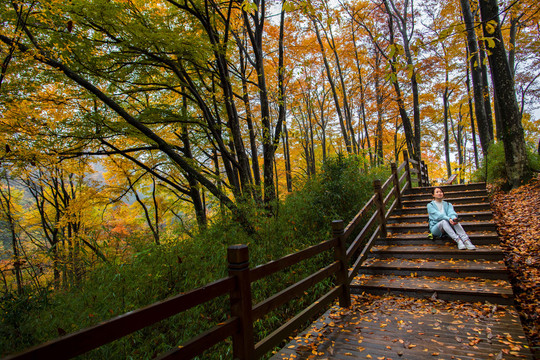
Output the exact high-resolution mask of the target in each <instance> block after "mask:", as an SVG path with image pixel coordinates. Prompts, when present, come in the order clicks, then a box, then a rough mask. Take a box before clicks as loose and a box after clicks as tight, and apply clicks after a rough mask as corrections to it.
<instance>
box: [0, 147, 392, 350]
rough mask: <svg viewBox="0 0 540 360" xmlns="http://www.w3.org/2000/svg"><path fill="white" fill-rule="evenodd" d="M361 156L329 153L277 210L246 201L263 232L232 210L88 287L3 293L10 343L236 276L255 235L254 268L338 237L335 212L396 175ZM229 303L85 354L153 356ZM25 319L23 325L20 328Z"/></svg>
mask: <svg viewBox="0 0 540 360" xmlns="http://www.w3.org/2000/svg"><path fill="white" fill-rule="evenodd" d="M360 165H361V164H360V162H359V161H358V160H357V159H356V158H355V157H346V156H343V155H340V156H337V157H333V158H329V159H328V161H327V162H326V163H325V164H324V165H323V166H322V170H321V172H320V173H319V174H318V175H317V176H316V177H314V178H313V179H311V180H310V181H309V182H308V183H307V184H306V185H305V187H304V188H303V189H302V190H300V191H297V192H295V193H293V194H291V195H290V196H288V197H287V199H286V200H285V201H283V202H282V203H279V204H275V209H276V211H275V212H274V214H275V216H269V213H268V210H267V209H265V208H263V207H260V206H256V205H255V204H254V203H253V202H246V203H244V204H242V205H241V206H242V208H243V209H244V211H245V212H246V214H247V217H248V219H249V221H250V222H251V223H252V224H253V226H254V228H255V229H256V231H257V233H256V235H255V236H248V235H247V234H246V233H245V231H244V230H243V228H242V227H241V226H240V225H239V224H238V223H236V222H235V221H234V220H233V219H231V218H230V217H223V218H220V219H219V221H215V222H214V223H213V224H211V225H210V226H209V227H208V229H207V230H206V231H205V232H204V233H201V234H198V235H196V236H195V237H193V238H192V239H190V240H183V241H173V240H171V241H168V242H164V243H163V244H162V245H160V246H157V245H155V244H153V243H150V244H148V245H138V247H137V249H136V251H135V252H134V254H133V255H132V257H131V259H129V261H127V262H125V263H123V264H110V265H105V264H104V265H102V266H101V267H99V268H97V269H95V270H94V271H93V272H92V273H90V274H88V276H87V278H86V280H85V281H84V282H83V284H81V286H80V287H79V288H74V289H70V290H69V291H65V292H56V293H55V294H54V295H52V296H48V297H45V299H43V298H40V299H39V300H37V299H36V301H37V302H35V303H34V302H33V301H32V300H31V299H26V300H24V301H23V302H22V303H21V304H20V306H19V305H17V304H18V302H16V301H13V299H4V301H0V303H1V304H3V305H6V304H11V307H7V308H4V310H5V312H4V315H3V317H2V318H1V321H2V324H1V325H2V328H5V329H6V333H8V332H11V335H10V336H5V337H4V336H2V337H1V339H0V348H1V349H3V351H4V352H5V354H7V353H9V352H14V351H19V350H21V349H24V348H26V347H29V346H31V345H34V344H36V343H40V342H44V341H47V340H50V339H53V338H55V337H57V336H58V335H59V334H60V333H64V332H66V333H70V332H74V331H77V330H79V329H82V328H85V327H88V326H91V325H93V324H96V323H99V322H101V321H104V320H107V319H109V318H112V317H114V316H118V315H120V314H123V313H125V312H128V311H132V310H136V309H139V308H141V307H144V306H147V305H149V304H152V303H154V302H156V301H160V300H163V299H166V298H168V297H170V296H173V295H176V294H178V293H181V292H186V291H189V290H192V289H196V288H198V287H201V286H203V285H205V284H207V283H209V282H212V281H214V280H217V279H219V278H222V277H224V276H226V275H227V260H226V253H227V247H228V246H229V245H231V244H236V243H244V244H248V245H249V251H250V266H251V267H254V266H256V265H259V264H264V263H267V262H269V261H271V260H275V259H278V258H280V257H283V256H285V255H287V254H290V253H293V252H296V251H299V250H301V249H304V248H306V247H307V246H311V245H313V244H317V243H319V242H321V241H324V240H328V239H330V236H331V231H330V229H331V221H332V220H335V219H343V220H344V221H345V222H348V221H350V220H351V219H352V217H353V216H354V215H355V214H356V213H357V211H358V210H359V209H360V208H361V207H362V205H363V204H364V203H365V202H366V201H367V200H368V199H369V198H370V197H371V196H372V194H373V185H372V183H373V179H375V178H379V179H381V180H384V179H386V178H387V177H388V176H389V171H388V170H382V169H374V170H372V171H370V172H368V173H366V172H364V171H363V170H362V169H361V166H360ZM142 243H143V242H142V241H140V242H139V244H142ZM332 259H333V254H332V253H331V251H330V252H327V253H324V254H321V255H319V256H317V257H315V258H312V259H310V260H308V261H304V262H302V263H300V264H297V265H295V266H293V267H291V268H290V269H287V270H286V271H282V272H279V273H277V274H274V275H272V276H269V277H267V278H265V279H263V280H262V281H257V282H256V283H253V285H252V295H253V301H254V304H256V303H258V302H260V301H262V300H263V299H266V298H268V297H269V296H271V295H274V294H275V293H277V292H279V291H281V290H283V289H285V288H286V287H288V286H290V285H291V284H293V283H295V282H297V281H298V280H300V279H302V278H304V277H306V276H307V275H309V274H312V273H314V272H315V271H317V270H319V269H320V268H322V267H324V266H326V265H328V264H329V263H330V262H331V261H332ZM330 286H332V280H331V279H329V280H327V281H324V282H322V283H320V284H318V285H317V286H315V287H313V288H312V289H310V291H307V292H306V293H305V294H304V295H303V296H302V297H300V298H298V299H295V300H294V301H291V302H290V303H288V304H287V305H284V306H282V307H280V308H278V309H277V310H276V311H273V312H271V313H270V314H268V315H267V316H265V317H264V318H262V319H260V320H257V321H256V322H255V324H254V327H255V337H256V340H260V339H262V338H263V337H264V336H266V335H268V334H269V333H270V332H272V331H273V330H275V329H276V328H277V327H278V326H280V325H281V324H283V323H284V322H285V321H287V320H288V319H290V318H291V317H292V316H294V315H296V314H297V313H298V312H299V311H300V310H301V309H302V308H305V307H306V306H307V305H309V304H310V303H312V302H313V301H315V300H316V299H317V298H318V297H320V296H321V295H322V294H324V293H325V292H326V291H328V289H329V288H330ZM21 301H22V300H21ZM228 307H229V302H228V297H226V296H223V297H220V298H218V299H216V300H214V301H212V302H209V303H207V304H204V305H201V306H198V307H196V308H194V309H192V310H190V311H187V312H184V313H182V314H179V315H176V316H174V317H172V318H169V319H166V320H163V321H161V322H159V323H157V324H155V325H153V326H150V327H148V328H145V329H143V330H140V331H138V332H136V333H134V334H132V335H129V336H127V337H125V338H122V339H120V340H117V341H115V342H113V343H111V344H108V345H106V346H103V347H101V348H99V349H96V350H94V351H92V352H90V353H88V354H86V355H84V356H82V358H87V359H95V358H107V359H124V358H138V359H141V358H142V359H144V358H152V357H154V356H155V355H157V354H159V353H163V352H165V351H167V350H169V349H171V348H174V347H176V346H177V345H179V344H180V343H182V342H183V341H185V340H187V339H189V338H191V337H194V336H196V335H198V334H200V333H201V332H202V331H204V330H206V329H209V328H211V327H212V326H214V325H215V324H217V323H220V322H222V321H224V320H226V318H227V314H228V313H229V309H228ZM10 319H11V320H10ZM13 319H20V321H18V322H13ZM22 323H24V326H21V324H22ZM6 325H9V326H8V327H5V326H6ZM15 328H17V332H14V331H13V330H14V329H15ZM0 335H4V333H2V334H0ZM14 337H16V338H17V341H14ZM230 351H231V349H230V342H229V343H227V342H225V343H221V344H219V345H217V346H216V347H214V348H212V350H211V351H210V352H209V353H208V354H204V355H203V358H205V359H220V358H230ZM227 354H229V355H227Z"/></svg>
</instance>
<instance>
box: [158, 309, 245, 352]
mask: <svg viewBox="0 0 540 360" xmlns="http://www.w3.org/2000/svg"><path fill="white" fill-rule="evenodd" d="M238 329H239V321H238V318H232V319H228V320H227V321H225V322H224V323H223V324H220V325H217V326H214V327H213V328H212V329H210V330H208V331H205V332H204V333H202V334H200V335H198V336H197V337H194V338H192V339H190V340H189V341H187V342H185V343H183V344H182V345H180V346H178V349H174V350H171V351H169V352H167V353H166V354H163V355H162V356H160V357H158V359H160V360H169V359H191V358H194V357H195V356H197V355H199V354H201V353H202V352H203V351H205V350H207V349H209V348H210V347H212V346H214V345H215V344H217V343H218V342H220V341H223V340H225V339H226V338H228V337H230V336H231V335H232V334H233V333H234V332H236V331H238Z"/></svg>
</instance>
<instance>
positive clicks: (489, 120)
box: [480, 43, 498, 141]
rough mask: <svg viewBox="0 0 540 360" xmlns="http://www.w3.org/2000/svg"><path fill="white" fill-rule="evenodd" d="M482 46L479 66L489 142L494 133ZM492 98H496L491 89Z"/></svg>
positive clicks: (484, 54) (492, 138) (493, 137)
mask: <svg viewBox="0 0 540 360" xmlns="http://www.w3.org/2000/svg"><path fill="white" fill-rule="evenodd" d="M484 46H485V43H484V45H482V46H481V47H480V65H481V66H482V85H483V90H482V91H483V93H484V107H485V108H486V120H487V126H488V131H489V136H490V138H491V141H493V140H494V139H495V136H494V131H493V112H492V110H491V95H490V92H489V80H488V74H487V65H486V50H485V48H484ZM493 93H494V96H497V94H496V92H495V89H493ZM497 106H498V105H497V101H495V106H494V108H495V109H497ZM495 114H497V111H496V110H495ZM495 120H496V121H497V117H495Z"/></svg>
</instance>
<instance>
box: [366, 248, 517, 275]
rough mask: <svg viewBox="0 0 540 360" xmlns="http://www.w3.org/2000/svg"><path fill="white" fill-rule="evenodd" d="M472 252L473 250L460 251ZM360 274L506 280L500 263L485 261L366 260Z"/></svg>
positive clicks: (505, 273)
mask: <svg viewBox="0 0 540 360" xmlns="http://www.w3.org/2000/svg"><path fill="white" fill-rule="evenodd" d="M462 251H473V250H462ZM359 273H360V274H368V275H376V274H380V275H382V274H385V275H388V274H391V275H400V276H403V275H405V276H407V275H411V274H415V275H417V276H442V275H444V276H448V277H460V278H463V277H483V278H486V279H508V275H507V269H506V266H505V265H504V263H503V262H502V261H487V260H460V259H456V260H454V259H450V260H432V259H409V260H404V259H393V258H392V259H382V260H378V259H373V258H368V259H367V260H366V261H365V262H364V264H363V265H362V266H361V267H360V270H359Z"/></svg>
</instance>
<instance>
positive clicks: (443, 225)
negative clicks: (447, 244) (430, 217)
mask: <svg viewBox="0 0 540 360" xmlns="http://www.w3.org/2000/svg"><path fill="white" fill-rule="evenodd" d="M437 226H438V227H439V230H441V231H442V232H443V233H447V234H448V236H450V237H451V238H452V240H454V241H456V242H457V241H458V240H459V239H461V240H463V241H465V240H468V239H469V236H468V235H467V233H466V232H465V230H463V226H461V224H460V223H457V224H455V225H452V224H450V223H449V222H448V221H447V220H443V221H441V222H439V223H438V224H437Z"/></svg>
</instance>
